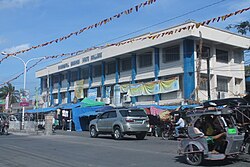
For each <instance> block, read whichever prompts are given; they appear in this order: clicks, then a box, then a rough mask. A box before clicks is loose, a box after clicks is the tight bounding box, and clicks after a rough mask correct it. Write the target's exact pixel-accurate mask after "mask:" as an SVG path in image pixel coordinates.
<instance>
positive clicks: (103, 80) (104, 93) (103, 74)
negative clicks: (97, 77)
mask: <svg viewBox="0 0 250 167" xmlns="http://www.w3.org/2000/svg"><path fill="white" fill-rule="evenodd" d="M105 65H106V63H105V61H102V76H101V83H102V93H101V96H102V98H106V86H105V85H104V83H105Z"/></svg>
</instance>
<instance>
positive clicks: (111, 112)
mask: <svg viewBox="0 0 250 167" xmlns="http://www.w3.org/2000/svg"><path fill="white" fill-rule="evenodd" d="M116 117H117V115H116V112H115V111H110V112H109V118H116Z"/></svg>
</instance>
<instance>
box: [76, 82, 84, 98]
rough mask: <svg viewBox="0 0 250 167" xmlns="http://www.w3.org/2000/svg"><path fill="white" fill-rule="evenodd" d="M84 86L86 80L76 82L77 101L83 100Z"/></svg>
mask: <svg viewBox="0 0 250 167" xmlns="http://www.w3.org/2000/svg"><path fill="white" fill-rule="evenodd" d="M83 85H84V79H82V80H79V81H75V91H74V92H75V97H76V98H77V99H80V98H83V97H84V93H83Z"/></svg>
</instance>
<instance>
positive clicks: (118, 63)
mask: <svg viewBox="0 0 250 167" xmlns="http://www.w3.org/2000/svg"><path fill="white" fill-rule="evenodd" d="M119 78H120V59H119V58H116V59H115V83H116V84H118V83H119Z"/></svg>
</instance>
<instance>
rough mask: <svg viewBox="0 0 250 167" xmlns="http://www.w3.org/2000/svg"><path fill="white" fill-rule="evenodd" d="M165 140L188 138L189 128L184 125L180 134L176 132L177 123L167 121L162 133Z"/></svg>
mask: <svg viewBox="0 0 250 167" xmlns="http://www.w3.org/2000/svg"><path fill="white" fill-rule="evenodd" d="M161 136H162V139H163V140H166V139H168V140H176V139H177V138H186V137H187V128H186V127H183V128H180V129H179V136H176V134H175V124H174V123H173V122H168V123H165V125H164V126H163V130H162V133H161Z"/></svg>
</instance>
